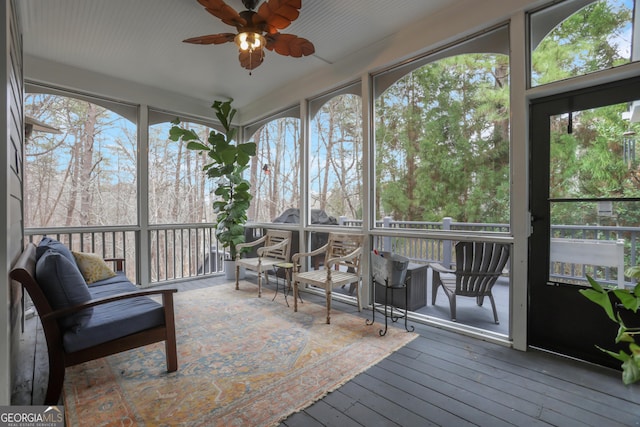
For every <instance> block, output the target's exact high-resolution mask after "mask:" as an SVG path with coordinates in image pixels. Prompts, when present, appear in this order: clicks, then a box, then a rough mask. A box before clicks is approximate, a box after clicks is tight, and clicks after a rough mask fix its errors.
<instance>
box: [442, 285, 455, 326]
mask: <svg viewBox="0 0 640 427" xmlns="http://www.w3.org/2000/svg"><path fill="white" fill-rule="evenodd" d="M443 288H444V286H443ZM447 296H448V297H449V311H451V320H452V321H453V322H456V321H457V320H456V294H453V293H452V294H448V295H447Z"/></svg>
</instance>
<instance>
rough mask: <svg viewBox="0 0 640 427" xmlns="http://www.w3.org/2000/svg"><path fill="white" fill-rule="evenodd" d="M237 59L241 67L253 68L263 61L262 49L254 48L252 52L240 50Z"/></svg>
mask: <svg viewBox="0 0 640 427" xmlns="http://www.w3.org/2000/svg"><path fill="white" fill-rule="evenodd" d="M238 59H240V65H241V66H242V68H246V69H247V70H253V69H254V68H257V67H259V66H260V65H261V64H262V61H264V50H262V49H255V50H254V51H253V52H249V51H245V50H241V51H240V55H239V56H238Z"/></svg>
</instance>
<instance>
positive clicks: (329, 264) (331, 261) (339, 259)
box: [327, 248, 362, 269]
mask: <svg viewBox="0 0 640 427" xmlns="http://www.w3.org/2000/svg"><path fill="white" fill-rule="evenodd" d="M361 253H362V248H357V249H356V250H354V251H352V252H350V253H348V254H347V255H344V256H341V257H336V258H329V260H328V261H327V269H330V268H331V267H333V266H334V265H335V264H339V263H342V262H346V261H351V260H353V259H354V258H356V257H359V256H360V254H361Z"/></svg>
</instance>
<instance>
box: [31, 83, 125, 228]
mask: <svg viewBox="0 0 640 427" xmlns="http://www.w3.org/2000/svg"><path fill="white" fill-rule="evenodd" d="M32 89H33V88H32ZM35 90H37V88H36V89H35ZM51 92H53V93H28V94H26V96H25V102H24V108H25V115H26V116H27V117H28V118H32V119H35V120H37V121H39V122H42V123H45V124H47V125H49V126H51V127H53V128H55V129H58V130H59V133H57V132H56V131H53V133H52V131H51V130H46V129H45V130H44V131H42V130H38V128H39V127H38V126H34V127H33V131H32V133H31V134H30V135H29V137H28V140H27V142H26V144H25V150H26V152H25V165H24V168H25V172H24V179H25V181H24V195H25V203H24V209H25V213H24V220H25V227H74V226H76V227H77V226H98V225H127V224H136V223H137V179H136V165H137V159H136V153H137V136H136V122H135V118H136V116H137V109H136V108H135V107H133V106H128V105H123V104H118V103H113V102H110V101H102V102H101V101H99V100H95V102H93V101H92V100H90V99H89V98H87V97H85V98H83V97H81V96H80V97H79V98H73V97H69V96H64V95H62V94H59V93H58V92H57V91H51ZM99 104H100V105H99ZM103 105H104V106H103ZM105 106H106V107H108V108H105ZM27 121H28V120H27Z"/></svg>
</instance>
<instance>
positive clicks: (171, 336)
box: [9, 243, 178, 405]
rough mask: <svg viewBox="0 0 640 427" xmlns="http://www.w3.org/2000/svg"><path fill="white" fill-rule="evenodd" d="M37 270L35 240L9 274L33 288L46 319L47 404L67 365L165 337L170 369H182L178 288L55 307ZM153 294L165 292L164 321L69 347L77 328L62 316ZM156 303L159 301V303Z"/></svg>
mask: <svg viewBox="0 0 640 427" xmlns="http://www.w3.org/2000/svg"><path fill="white" fill-rule="evenodd" d="M116 262H117V260H116ZM35 270H36V247H35V245H34V244H32V243H29V244H28V245H27V246H26V248H25V250H24V251H23V252H22V254H21V255H20V257H19V258H18V260H17V262H16V264H15V266H14V267H13V269H12V270H11V272H10V273H9V276H10V277H11V278H12V279H13V280H16V281H18V282H20V283H22V285H23V286H24V287H25V288H26V290H27V292H29V295H30V296H31V299H32V301H33V304H34V306H35V308H36V310H37V311H38V316H39V317H40V322H41V323H42V329H43V331H44V335H45V339H46V342H47V351H48V356H49V380H48V385H47V394H46V396H45V401H44V404H45V405H56V404H58V401H59V400H60V394H61V392H62V386H63V384H64V374H65V368H66V367H68V366H73V365H78V364H80V363H84V362H87V361H90V360H94V359H99V358H101V357H105V356H108V355H111V354H116V353H120V352H123V351H126V350H130V349H133V348H137V347H142V346H144V345H147V344H152V343H155V342H160V341H165V351H166V363H167V371H169V372H173V371H176V370H177V369H178V356H177V348H176V335H175V320H174V314H173V293H174V292H177V290H176V289H161V290H143V291H134V292H124V293H123V292H120V293H117V294H114V295H110V296H104V297H102V298H95V299H91V300H90V301H87V302H86V303H83V304H79V305H75V306H72V307H66V308H61V309H58V310H54V309H53V308H52V307H51V304H50V302H49V300H48V299H47V297H46V296H45V293H44V292H43V290H42V288H41V287H40V285H39V284H38V282H37V281H36V279H35V277H36V275H35ZM151 295H161V296H162V307H161V308H160V309H161V310H162V312H163V314H164V319H163V322H162V324H158V325H156V326H153V327H150V328H148V329H145V330H142V331H140V332H136V333H132V334H129V335H124V336H120V337H117V338H115V339H108V340H101V339H100V337H97V336H92V340H93V341H94V344H92V345H90V346H88V347H86V348H82V349H78V350H74V351H67V350H66V348H65V340H64V338H65V335H66V334H68V333H71V334H74V333H75V332H69V331H67V330H65V329H63V328H62V327H61V325H60V323H61V322H59V321H60V320H61V319H64V318H65V317H67V316H69V315H72V314H74V313H78V312H80V311H82V310H85V309H87V308H93V309H94V310H97V309H98V307H102V306H104V305H105V304H109V303H117V304H120V306H119V307H121V306H122V303H125V301H129V300H132V299H134V298H135V299H136V300H135V301H133V300H132V302H133V304H134V305H136V304H138V302H139V301H140V297H147V296H151ZM154 303H155V302H154ZM155 304H156V305H158V304H157V303H155ZM107 309H108V307H107ZM94 313H95V311H94Z"/></svg>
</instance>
